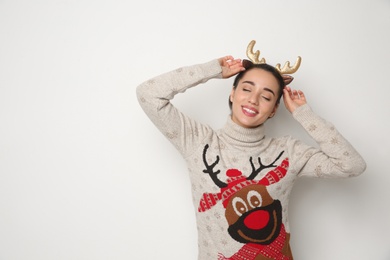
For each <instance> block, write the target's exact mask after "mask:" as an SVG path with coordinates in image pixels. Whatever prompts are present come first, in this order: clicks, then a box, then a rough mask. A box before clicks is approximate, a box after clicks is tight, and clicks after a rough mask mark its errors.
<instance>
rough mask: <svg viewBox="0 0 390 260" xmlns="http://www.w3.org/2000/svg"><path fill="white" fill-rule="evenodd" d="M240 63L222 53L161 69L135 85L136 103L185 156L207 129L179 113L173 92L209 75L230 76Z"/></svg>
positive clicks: (199, 82)
mask: <svg viewBox="0 0 390 260" xmlns="http://www.w3.org/2000/svg"><path fill="white" fill-rule="evenodd" d="M240 64H241V62H240V60H235V59H233V57H231V56H225V57H222V58H219V59H215V60H212V61H210V62H207V63H203V64H198V65H193V66H187V67H182V68H179V69H176V70H173V71H171V72H168V73H164V74H162V75H160V76H157V77H154V78H152V79H150V80H147V81H146V82H144V83H142V84H141V85H139V86H138V87H137V97H138V100H139V103H140V105H141V107H142V109H143V110H144V111H145V113H146V114H147V116H148V117H149V118H150V120H151V121H152V122H153V123H154V124H155V125H156V127H157V128H158V129H159V130H160V131H161V132H162V133H163V134H164V135H165V136H166V137H167V138H168V140H170V141H171V143H172V144H173V145H174V146H175V147H176V148H177V149H178V150H179V152H181V153H182V154H183V155H184V156H185V155H186V154H188V153H189V152H190V149H194V148H195V147H194V143H197V141H198V140H199V139H201V138H203V137H204V135H206V134H208V133H209V132H210V130H211V129H210V128H209V127H208V126H205V125H202V124H200V123H198V122H196V121H195V120H193V119H191V118H189V117H187V116H186V115H184V114H183V113H181V112H180V111H179V110H178V109H177V108H176V107H174V106H173V105H172V103H171V102H170V101H171V100H172V99H173V98H174V96H175V95H176V94H178V93H183V92H185V91H186V90H187V89H189V88H191V87H194V86H197V85H199V84H201V83H204V82H206V81H208V80H210V79H212V78H227V77H230V76H233V75H234V74H236V73H237V72H239V71H240V70H241V68H240V67H241V65H240Z"/></svg>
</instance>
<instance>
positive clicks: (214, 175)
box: [203, 144, 227, 188]
mask: <svg viewBox="0 0 390 260" xmlns="http://www.w3.org/2000/svg"><path fill="white" fill-rule="evenodd" d="M208 148H209V145H208V144H206V145H205V146H204V149H203V163H204V165H205V166H206V169H204V170H203V172H204V173H208V174H209V175H210V177H211V179H212V180H213V182H214V183H215V184H216V185H217V186H218V187H220V188H224V187H226V186H227V184H226V183H224V182H222V181H221V180H220V179H218V177H217V175H218V174H219V173H220V172H221V171H220V170H218V171H214V170H213V168H214V167H215V165H217V164H218V162H219V156H218V155H217V156H216V160H215V162H214V163H212V164H211V165H209V164H208V163H207V160H206V152H207V149H208Z"/></svg>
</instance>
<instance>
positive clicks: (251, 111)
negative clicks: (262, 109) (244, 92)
mask: <svg viewBox="0 0 390 260" xmlns="http://www.w3.org/2000/svg"><path fill="white" fill-rule="evenodd" d="M243 109H244V110H245V111H246V112H248V113H251V114H256V112H255V111H253V110H250V109H249V108H246V107H243Z"/></svg>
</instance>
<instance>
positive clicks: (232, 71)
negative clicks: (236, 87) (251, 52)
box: [218, 55, 245, 79]
mask: <svg viewBox="0 0 390 260" xmlns="http://www.w3.org/2000/svg"><path fill="white" fill-rule="evenodd" d="M218 61H219V65H221V68H222V78H224V79H226V78H230V77H231V76H234V75H236V74H238V73H239V72H241V71H243V70H245V68H244V67H243V66H242V61H241V59H234V58H233V56H230V55H228V56H225V57H222V58H219V59H218Z"/></svg>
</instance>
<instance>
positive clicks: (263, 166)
mask: <svg viewBox="0 0 390 260" xmlns="http://www.w3.org/2000/svg"><path fill="white" fill-rule="evenodd" d="M283 153H284V151H282V152H281V153H280V154H279V156H278V157H277V158H276V159H275V161H273V162H272V163H270V164H268V165H264V164H262V162H261V158H260V157H258V161H259V164H260V166H259V168H257V169H255V165H254V164H253V159H252V157H251V158H249V161H250V163H251V166H252V173H251V174H250V175H249V176H248V178H247V179H248V180H253V179H254V178H256V176H257V175H258V174H259V173H260V172H261V171H262V170H264V169H266V168H271V167H276V165H275V162H276V161H277V160H279V158H280V157H281V156H282V154H283Z"/></svg>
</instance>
